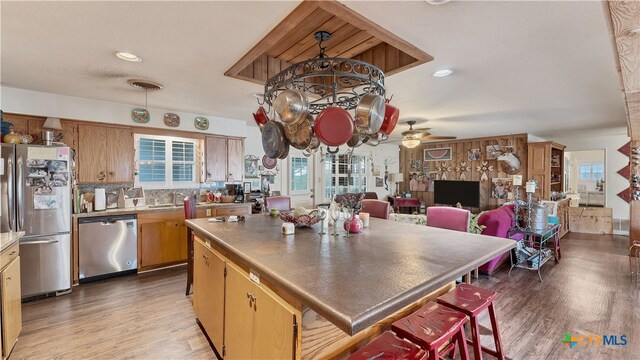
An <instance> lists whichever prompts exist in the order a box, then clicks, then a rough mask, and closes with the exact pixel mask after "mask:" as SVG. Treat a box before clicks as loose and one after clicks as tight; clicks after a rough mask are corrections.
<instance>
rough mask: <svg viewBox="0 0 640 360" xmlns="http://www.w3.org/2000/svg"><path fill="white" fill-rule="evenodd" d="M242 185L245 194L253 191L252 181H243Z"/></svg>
mask: <svg viewBox="0 0 640 360" xmlns="http://www.w3.org/2000/svg"><path fill="white" fill-rule="evenodd" d="M242 187H243V190H244V193H245V194H248V193H250V192H251V182H243V183H242Z"/></svg>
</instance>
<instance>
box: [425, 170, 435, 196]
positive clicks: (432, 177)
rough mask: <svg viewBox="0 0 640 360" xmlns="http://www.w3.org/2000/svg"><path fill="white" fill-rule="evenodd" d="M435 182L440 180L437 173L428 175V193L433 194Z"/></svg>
mask: <svg viewBox="0 0 640 360" xmlns="http://www.w3.org/2000/svg"><path fill="white" fill-rule="evenodd" d="M435 180H438V172H437V171H431V172H430V173H429V174H427V191H428V192H433V182H434V181H435Z"/></svg>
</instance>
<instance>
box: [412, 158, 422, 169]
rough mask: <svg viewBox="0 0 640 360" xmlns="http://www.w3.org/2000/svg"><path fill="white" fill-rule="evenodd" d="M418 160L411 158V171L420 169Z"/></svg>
mask: <svg viewBox="0 0 640 360" xmlns="http://www.w3.org/2000/svg"><path fill="white" fill-rule="evenodd" d="M421 165H422V164H421V161H420V160H411V172H416V171H422V168H421Z"/></svg>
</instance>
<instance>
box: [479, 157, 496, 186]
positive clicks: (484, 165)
mask: <svg viewBox="0 0 640 360" xmlns="http://www.w3.org/2000/svg"><path fill="white" fill-rule="evenodd" d="M476 171H482V176H480V181H487V180H488V179H489V177H488V176H487V171H493V165H489V162H488V161H486V160H485V161H483V162H482V165H478V166H476Z"/></svg>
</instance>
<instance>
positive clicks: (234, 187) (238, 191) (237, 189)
mask: <svg viewBox="0 0 640 360" xmlns="http://www.w3.org/2000/svg"><path fill="white" fill-rule="evenodd" d="M226 187H227V193H228V194H229V195H233V196H235V202H237V203H242V202H244V189H243V188H242V184H226Z"/></svg>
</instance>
